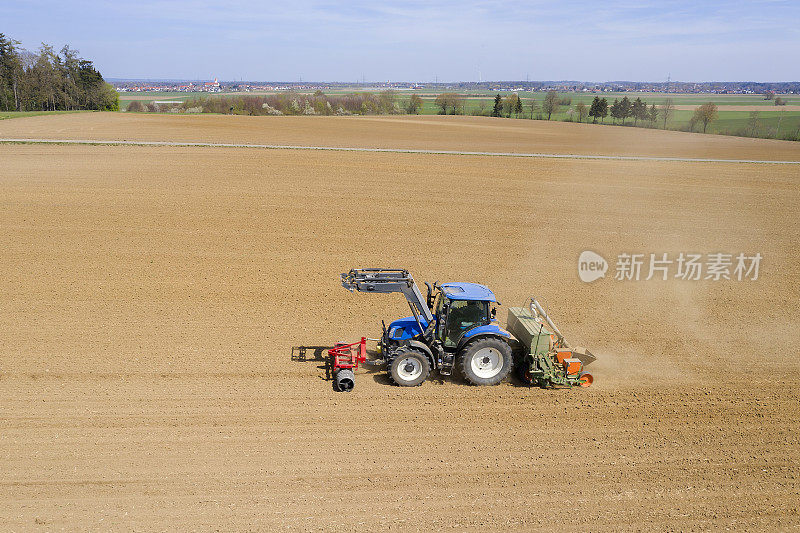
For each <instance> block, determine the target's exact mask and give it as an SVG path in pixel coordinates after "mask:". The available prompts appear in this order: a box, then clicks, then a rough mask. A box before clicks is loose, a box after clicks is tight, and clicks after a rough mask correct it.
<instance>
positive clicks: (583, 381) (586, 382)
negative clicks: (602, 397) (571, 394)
mask: <svg viewBox="0 0 800 533" xmlns="http://www.w3.org/2000/svg"><path fill="white" fill-rule="evenodd" d="M593 382H594V378H593V377H592V375H591V374H590V373H588V372H584V373H583V374H581V375H580V377H579V378H578V383H580V386H581V387H591V386H592V383H593Z"/></svg>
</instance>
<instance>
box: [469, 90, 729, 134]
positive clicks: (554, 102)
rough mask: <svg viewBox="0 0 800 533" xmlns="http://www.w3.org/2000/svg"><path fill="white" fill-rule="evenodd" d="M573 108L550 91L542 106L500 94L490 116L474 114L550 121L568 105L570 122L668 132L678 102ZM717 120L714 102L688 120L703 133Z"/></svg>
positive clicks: (595, 103)
mask: <svg viewBox="0 0 800 533" xmlns="http://www.w3.org/2000/svg"><path fill="white" fill-rule="evenodd" d="M571 105H572V100H571V98H569V97H562V96H559V94H558V93H557V92H556V91H548V92H547V94H545V97H544V99H543V100H542V101H541V103H539V102H538V101H536V100H535V99H531V100H529V101H528V103H527V104H523V102H522V100H521V99H520V98H519V96H518V95H516V94H510V95H508V96H506V97H505V98H503V97H502V96H500V95H499V94H498V95H496V96H495V97H494V106H493V107H492V110H491V113H485V112H484V110H482V109H480V108H479V109H478V110H476V112H475V113H474V114H477V115H485V114H489V115H490V116H493V117H508V118H511V117H512V116H513V117H515V118H531V119H539V120H551V119H552V117H553V115H554V114H558V113H559V112H561V110H562V108H563V107H565V106H566V107H567V111H566V120H567V121H568V122H572V121H577V122H583V121H584V120H586V119H587V117H588V118H591V119H592V123H594V124H597V122H598V121H599V122H601V123H605V119H606V117H609V116H610V117H611V120H612V121H613V123H614V124H621V125H623V126H625V125H626V124H627V121H628V119H631V121H632V122H633V124H632V125H633V126H639V125H640V123H641V124H643V125H646V126H648V127H656V126H658V127H663V128H664V129H666V128H667V123H668V122H669V121H670V120H671V119H672V117H673V115H674V113H675V103H674V101H673V100H672V98H667V99H666V100H664V102H663V103H662V104H660V105H658V106H656V104H649V105H648V103H647V102H645V101H644V100H642V99H641V98H640V97H639V98H636V99H635V100H631V99H630V98H628V97H627V96H623V97H622V99H618V98H615V99H614V101H613V102H612V103H611V104H609V103H608V99H607V98H605V97H602V98H601V97H599V96H595V97H594V99H593V100H592V103H591V104H590V105H588V106H587V105H586V104H585V103H584V102H578V103H577V104H576V105H575V106H574V107H571ZM454 111H455V108H454ZM716 119H717V106H716V104H714V103H713V102H708V103H705V104H703V105H701V106H699V107H697V108H696V109H695V111H694V114H693V115H692V117H691V118H690V119H689V123H688V125H687V129H688V130H689V131H695V129H699V128H700V126H702V131H703V132H704V133H705V131H706V130H707V128H708V125H709V124H710V123H711V122H713V121H714V120H716Z"/></svg>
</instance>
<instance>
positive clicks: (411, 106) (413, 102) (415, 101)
mask: <svg viewBox="0 0 800 533" xmlns="http://www.w3.org/2000/svg"><path fill="white" fill-rule="evenodd" d="M420 109H422V98H420V96H419V95H418V94H412V95H411V99H410V100H409V101H408V107H407V108H406V110H407V111H408V112H409V113H410V114H412V115H418V114H419V110H420Z"/></svg>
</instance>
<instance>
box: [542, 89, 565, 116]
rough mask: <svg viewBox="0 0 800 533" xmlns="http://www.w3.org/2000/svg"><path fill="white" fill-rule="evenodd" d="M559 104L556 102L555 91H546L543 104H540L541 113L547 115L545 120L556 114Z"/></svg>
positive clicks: (556, 94)
mask: <svg viewBox="0 0 800 533" xmlns="http://www.w3.org/2000/svg"><path fill="white" fill-rule="evenodd" d="M560 105H561V104H560V103H559V101H558V93H557V92H555V91H547V94H546V95H545V97H544V102H542V111H544V112H545V113H547V120H550V117H551V116H552V115H553V113H558V108H559V106H560Z"/></svg>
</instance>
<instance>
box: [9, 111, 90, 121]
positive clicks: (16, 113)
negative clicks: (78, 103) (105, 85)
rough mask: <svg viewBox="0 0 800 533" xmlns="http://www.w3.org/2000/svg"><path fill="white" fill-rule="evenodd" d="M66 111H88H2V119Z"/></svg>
mask: <svg viewBox="0 0 800 533" xmlns="http://www.w3.org/2000/svg"><path fill="white" fill-rule="evenodd" d="M64 113H86V111H0V120H5V119H7V118H22V117H35V116H38V115H63V114H64Z"/></svg>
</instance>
